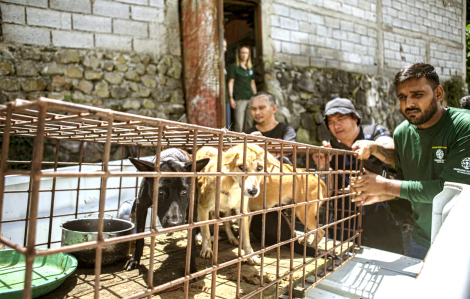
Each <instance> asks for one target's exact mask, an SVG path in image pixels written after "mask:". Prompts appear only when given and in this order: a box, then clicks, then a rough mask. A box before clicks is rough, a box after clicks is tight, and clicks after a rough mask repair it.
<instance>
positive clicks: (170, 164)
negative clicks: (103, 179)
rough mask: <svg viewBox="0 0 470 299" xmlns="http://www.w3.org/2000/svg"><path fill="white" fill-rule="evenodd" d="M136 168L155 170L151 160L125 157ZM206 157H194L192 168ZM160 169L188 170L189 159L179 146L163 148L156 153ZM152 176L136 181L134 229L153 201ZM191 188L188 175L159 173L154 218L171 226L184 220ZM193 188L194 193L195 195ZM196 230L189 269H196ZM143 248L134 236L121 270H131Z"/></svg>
mask: <svg viewBox="0 0 470 299" xmlns="http://www.w3.org/2000/svg"><path fill="white" fill-rule="evenodd" d="M129 160H130V161H131V162H132V164H134V166H135V167H136V168H137V170H139V171H147V172H150V171H155V164H154V163H152V162H147V161H142V160H138V159H134V158H129ZM209 160H210V159H208V158H206V159H201V160H198V161H196V171H201V169H203V168H204V167H205V166H206V165H207V163H209ZM160 171H163V172H190V171H192V160H191V157H190V156H189V154H188V153H187V152H185V151H183V150H180V149H167V150H164V151H162V152H161V154H160ZM153 182H154V179H153V178H144V179H143V180H142V183H141V185H140V190H139V196H138V197H137V199H136V201H135V202H134V205H133V207H132V209H133V210H134V211H135V218H136V227H137V233H141V232H143V231H144V230H145V220H146V218H147V211H148V208H150V207H151V206H152V205H153V202H154V199H153ZM190 188H191V178H188V177H173V178H171V177H162V178H160V181H159V188H158V211H157V214H158V218H159V219H160V222H161V224H162V226H163V227H171V226H177V225H181V224H184V223H185V222H186V213H187V211H188V208H189V194H190ZM196 195H197V192H196V193H195V196H196ZM194 203H195V207H194V221H196V219H197V212H196V211H197V207H196V203H197V198H195V200H194ZM195 237H196V230H195V229H193V230H192V240H193V243H192V247H191V248H192V250H191V263H190V270H191V273H194V272H197V269H196V260H195V258H196V251H195V248H196V244H195V240H196V238H195ZM143 249H144V239H138V240H137V241H136V245H135V251H134V254H133V256H132V258H131V259H129V260H128V261H127V263H126V265H125V266H124V269H125V270H132V269H135V268H137V267H138V265H139V264H140V258H141V257H142V253H143Z"/></svg>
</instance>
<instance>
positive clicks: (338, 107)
mask: <svg viewBox="0 0 470 299" xmlns="http://www.w3.org/2000/svg"><path fill="white" fill-rule="evenodd" d="M336 113H339V114H343V115H346V114H354V115H356V116H357V124H358V125H359V124H360V123H361V116H360V115H359V113H357V111H356V109H354V105H353V104H352V103H351V101H350V100H348V99H342V98H336V99H334V100H331V101H329V102H328V103H326V106H325V118H324V120H325V124H326V127H327V128H328V121H327V119H326V117H327V116H330V115H335V114H336Z"/></svg>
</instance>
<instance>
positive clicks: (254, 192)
mask: <svg viewBox="0 0 470 299" xmlns="http://www.w3.org/2000/svg"><path fill="white" fill-rule="evenodd" d="M257 194H258V188H252V189H248V195H250V196H256V195H257Z"/></svg>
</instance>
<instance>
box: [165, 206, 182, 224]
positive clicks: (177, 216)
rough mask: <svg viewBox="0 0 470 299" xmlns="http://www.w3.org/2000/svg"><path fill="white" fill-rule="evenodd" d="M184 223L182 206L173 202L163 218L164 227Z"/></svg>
mask: <svg viewBox="0 0 470 299" xmlns="http://www.w3.org/2000/svg"><path fill="white" fill-rule="evenodd" d="M183 223H184V217H183V215H182V214H181V212H180V208H179V206H178V204H177V203H175V202H173V203H171V206H170V208H169V209H168V211H167V212H166V213H165V216H163V219H162V226H163V227H170V226H177V225H181V224H183Z"/></svg>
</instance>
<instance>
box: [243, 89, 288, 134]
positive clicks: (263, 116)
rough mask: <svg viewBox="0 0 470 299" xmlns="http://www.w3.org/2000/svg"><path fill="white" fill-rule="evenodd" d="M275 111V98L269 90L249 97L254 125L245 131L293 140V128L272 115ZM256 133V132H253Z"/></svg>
mask: <svg viewBox="0 0 470 299" xmlns="http://www.w3.org/2000/svg"><path fill="white" fill-rule="evenodd" d="M276 111H277V105H276V98H275V97H274V95H272V94H270V93H269V92H259V93H257V94H255V95H254V96H253V97H252V98H251V115H252V116H253V120H254V121H255V123H256V125H255V126H254V127H251V128H249V129H248V130H246V131H245V133H248V134H252V133H255V132H260V133H261V135H263V136H265V137H270V138H275V139H282V140H287V141H295V137H296V134H295V130H294V128H293V127H292V126H289V125H288V124H286V123H283V122H278V121H277V120H276V118H275V117H274V116H275V114H276ZM255 134H257V133H255Z"/></svg>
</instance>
